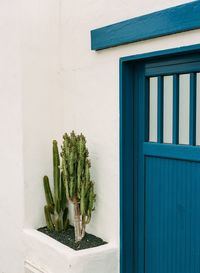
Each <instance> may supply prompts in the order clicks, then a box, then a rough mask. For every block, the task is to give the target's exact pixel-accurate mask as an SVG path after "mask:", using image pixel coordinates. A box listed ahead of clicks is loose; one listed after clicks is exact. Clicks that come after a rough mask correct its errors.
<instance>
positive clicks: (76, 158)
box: [61, 131, 96, 242]
mask: <svg viewBox="0 0 200 273" xmlns="http://www.w3.org/2000/svg"><path fill="white" fill-rule="evenodd" d="M61 157H62V171H63V180H64V184H65V188H66V196H67V199H68V200H69V201H70V202H72V203H73V206H74V229H75V241H76V242H78V241H80V240H81V239H82V238H83V237H84V235H85V227H86V224H88V223H89V222H90V220H91V215H92V211H93V210H94V203H95V198H96V195H95V194H94V183H93V182H92V181H91V178H90V168H91V164H90V160H89V152H88V149H87V147H86V138H85V137H84V136H83V135H82V134H80V135H76V134H75V133H74V131H73V132H72V133H71V134H70V135H68V134H67V133H66V134H64V136H63V145H62V152H61Z"/></svg>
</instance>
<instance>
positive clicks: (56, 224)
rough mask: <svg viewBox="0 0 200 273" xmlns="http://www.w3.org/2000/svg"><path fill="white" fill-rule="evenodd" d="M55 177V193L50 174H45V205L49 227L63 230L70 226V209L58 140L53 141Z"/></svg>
mask: <svg viewBox="0 0 200 273" xmlns="http://www.w3.org/2000/svg"><path fill="white" fill-rule="evenodd" d="M53 178H54V195H52V191H51V188H50V185H49V178H48V176H44V178H43V185H44V192H45V197H46V202H47V205H45V207H44V213H45V219H46V224H47V228H48V229H49V230H51V231H53V230H55V231H58V232H60V231H62V230H65V229H66V228H67V226H68V222H69V221H68V218H67V215H68V209H67V198H66V187H65V183H64V179H63V173H62V172H61V171H60V158H59V152H58V145H57V141H56V140H54V141H53Z"/></svg>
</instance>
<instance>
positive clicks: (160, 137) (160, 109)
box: [157, 76, 163, 143]
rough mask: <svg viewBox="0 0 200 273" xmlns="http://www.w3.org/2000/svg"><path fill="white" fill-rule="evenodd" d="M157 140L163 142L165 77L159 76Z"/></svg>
mask: <svg viewBox="0 0 200 273" xmlns="http://www.w3.org/2000/svg"><path fill="white" fill-rule="evenodd" d="M157 122H158V126H157V130H158V131H157V141H158V143H162V142H163V77H162V76H159V77H158V117H157Z"/></svg>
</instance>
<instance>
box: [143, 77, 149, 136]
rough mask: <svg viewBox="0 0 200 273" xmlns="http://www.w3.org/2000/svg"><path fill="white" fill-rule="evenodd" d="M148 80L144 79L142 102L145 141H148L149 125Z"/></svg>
mask: <svg viewBox="0 0 200 273" xmlns="http://www.w3.org/2000/svg"><path fill="white" fill-rule="evenodd" d="M149 92H150V90H149V78H146V79H145V98H144V100H145V102H144V105H145V121H144V124H145V138H144V139H145V141H149V123H150V120H149V116H150V115H149Z"/></svg>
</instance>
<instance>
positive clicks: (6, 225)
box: [0, 0, 24, 273]
mask: <svg viewBox="0 0 200 273" xmlns="http://www.w3.org/2000/svg"><path fill="white" fill-rule="evenodd" d="M18 11H19V2H18V1H14V0H10V1H0V37H1V42H0V128H1V130H0V131H1V133H0V166H1V168H0V169H1V190H0V219H1V220H0V221H1V224H0V272H1V273H21V272H23V271H22V268H23V267H22V266H23V261H22V242H21V234H22V227H23V210H24V206H23V196H24V195H23V162H22V102H21V60H20V57H21V56H20V35H19V24H18V19H19V18H18Z"/></svg>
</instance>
